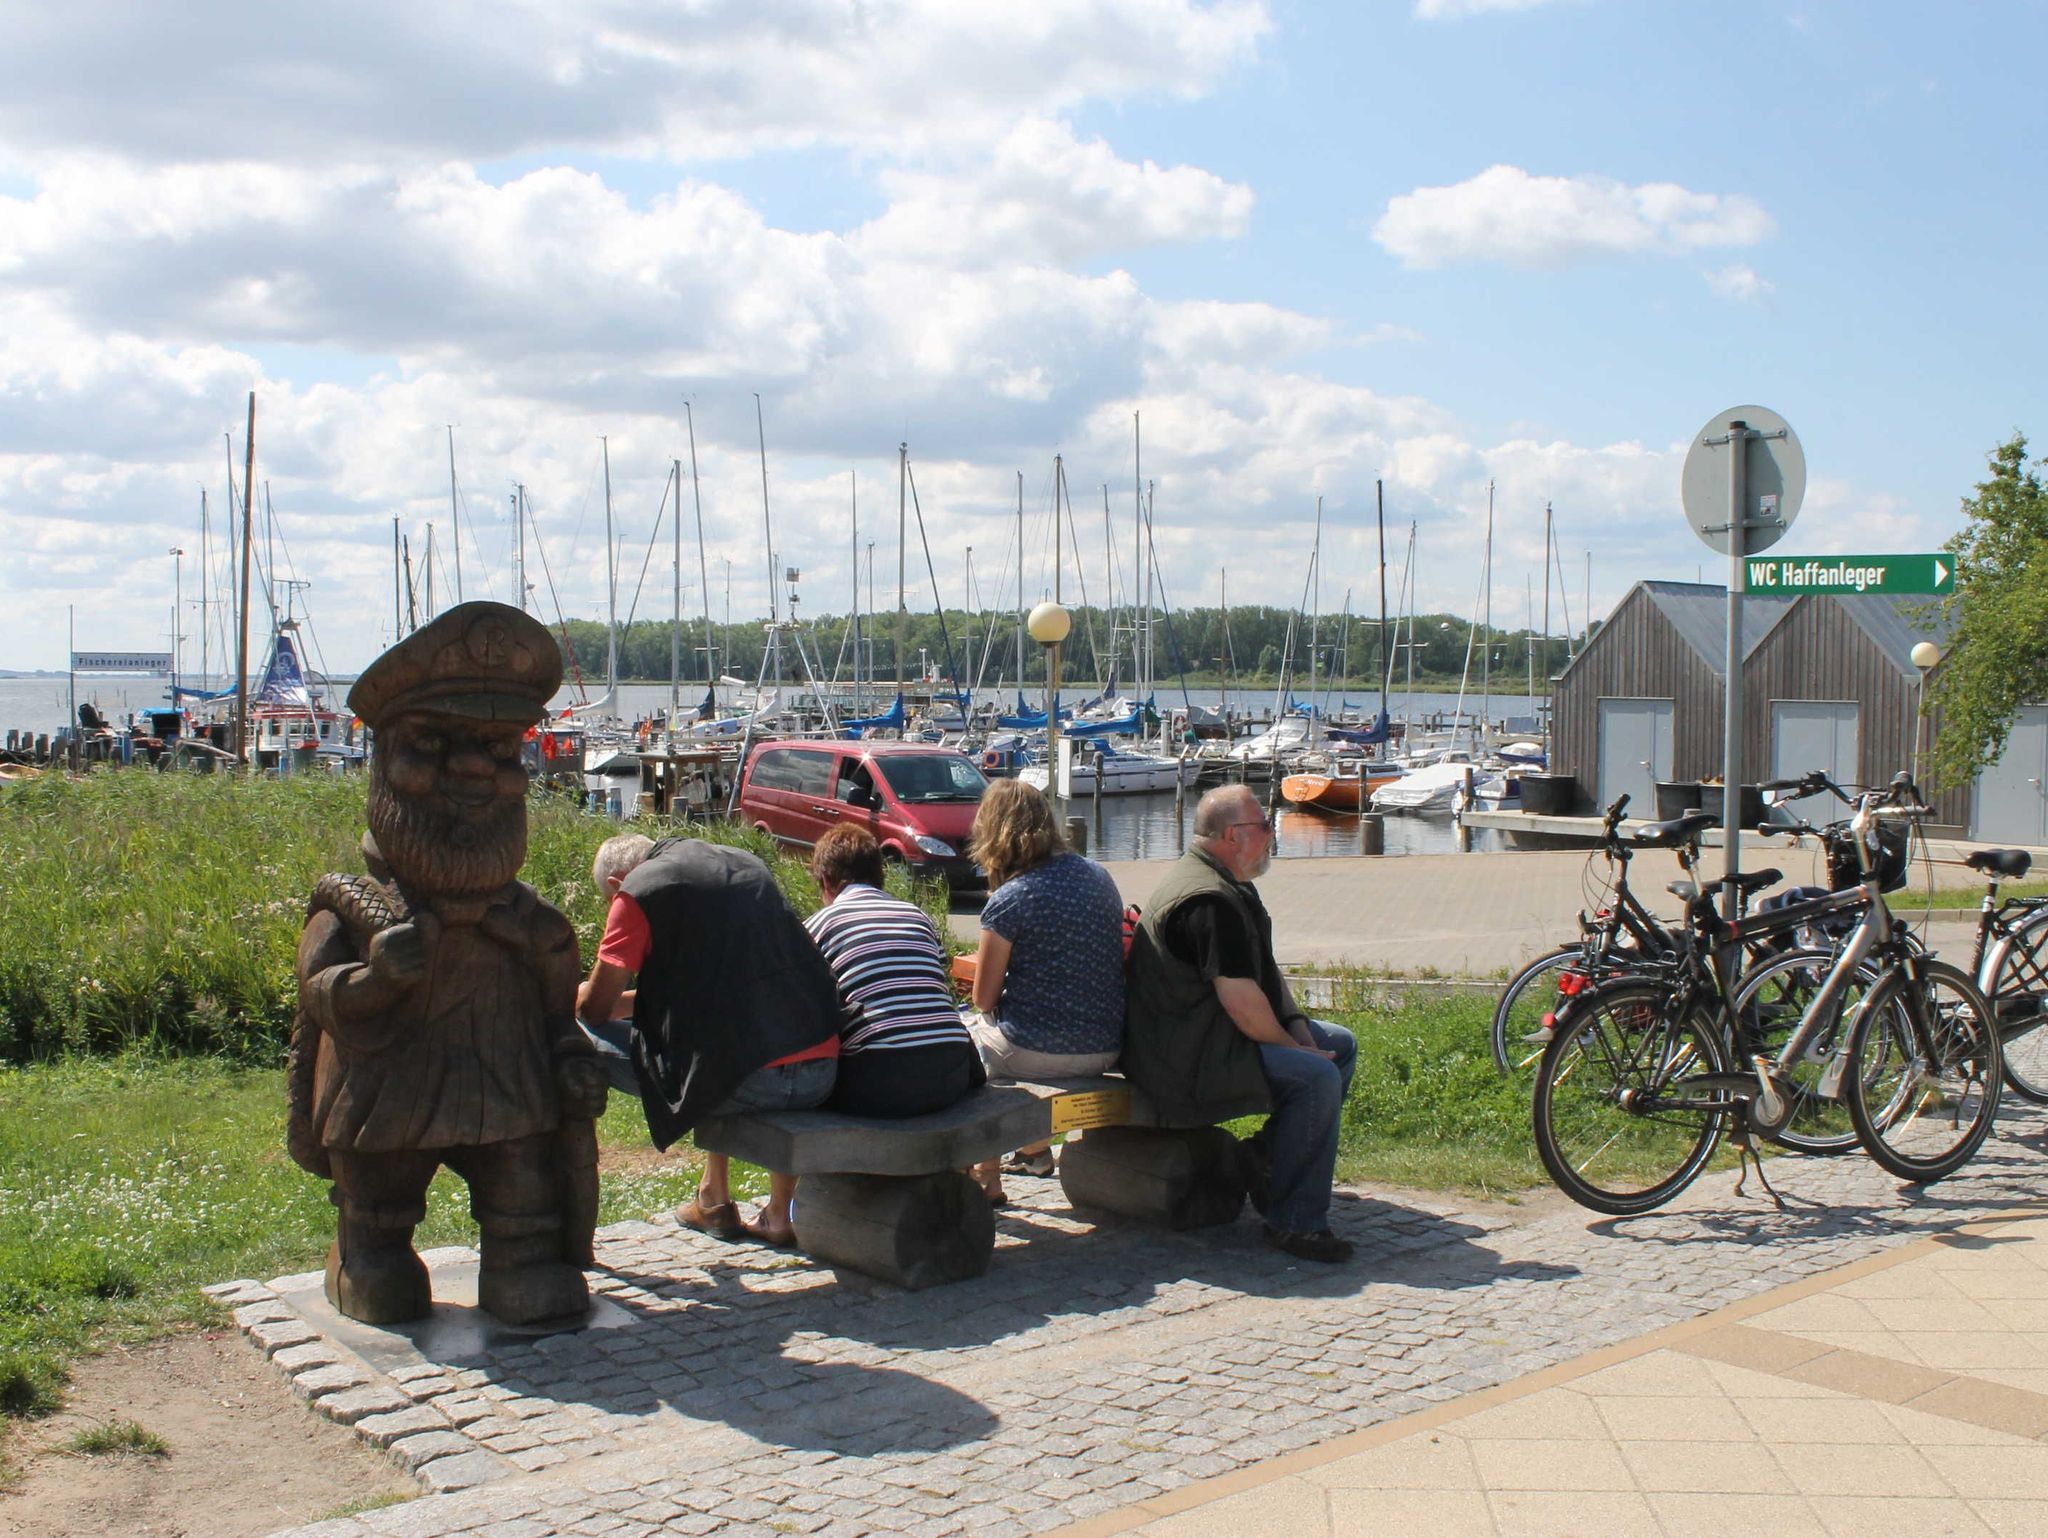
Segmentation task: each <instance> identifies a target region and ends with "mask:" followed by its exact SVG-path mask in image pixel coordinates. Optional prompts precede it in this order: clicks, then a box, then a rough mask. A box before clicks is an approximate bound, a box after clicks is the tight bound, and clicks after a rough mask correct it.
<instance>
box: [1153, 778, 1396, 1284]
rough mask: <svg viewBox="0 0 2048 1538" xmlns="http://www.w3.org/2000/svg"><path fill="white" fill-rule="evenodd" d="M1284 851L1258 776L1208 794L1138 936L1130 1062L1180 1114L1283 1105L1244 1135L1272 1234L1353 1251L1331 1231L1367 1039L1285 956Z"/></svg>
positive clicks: (1310, 1248)
mask: <svg viewBox="0 0 2048 1538" xmlns="http://www.w3.org/2000/svg"><path fill="white" fill-rule="evenodd" d="M1272 863H1273V823H1272V819H1270V818H1269V817H1268V816H1267V815H1266V813H1265V811H1264V809H1263V808H1261V807H1260V805H1259V803H1258V799H1257V798H1256V797H1255V796H1253V795H1252V793H1251V792H1250V791H1249V790H1247V789H1246V788H1245V787H1244V786H1242V785H1225V786H1222V787H1220V788H1218V789H1216V790H1212V791H1210V792H1209V793H1208V794H1207V795H1205V796H1204V797H1202V799H1201V801H1200V803H1199V804H1198V805H1197V806H1196V807H1195V836H1194V840H1193V842H1192V844H1191V845H1190V847H1189V849H1188V852H1187V853H1186V854H1185V855H1183V856H1182V857H1181V858H1180V860H1179V861H1177V862H1176V863H1175V865H1174V867H1173V869H1172V870H1170V871H1168V872H1167V874H1166V876H1165V878H1164V879H1163V880H1162V881H1161V882H1160V884H1159V885H1158V887H1156V888H1155V889H1154V890H1153V892H1152V896H1151V898H1150V903H1151V906H1150V909H1149V910H1148V911H1147V913H1146V914H1145V917H1144V919H1143V921H1142V922H1141V923H1140V924H1139V926H1138V933H1137V937H1136V939H1135V940H1134V941H1133V943H1132V946H1131V964H1130V975H1129V979H1128V982H1127V985H1126V989H1125V1010H1126V1015H1125V1026H1124V1053H1123V1071H1124V1074H1125V1076H1126V1077H1128V1078H1129V1079H1130V1080H1131V1082H1132V1083H1134V1084H1136V1085H1137V1086H1138V1087H1139V1088H1141V1089H1143V1090H1144V1091H1145V1093H1146V1095H1147V1096H1149V1097H1150V1098H1151V1099H1152V1100H1153V1101H1154V1102H1155V1103H1156V1104H1157V1106H1158V1107H1159V1111H1160V1115H1161V1118H1162V1120H1163V1122H1164V1123H1165V1124H1166V1125H1167V1126H1175V1127H1198V1126H1209V1125H1212V1124H1213V1123H1215V1122H1216V1121H1218V1120H1220V1119H1222V1116H1223V1115H1224V1114H1227V1113H1225V1112H1223V1110H1222V1108H1223V1107H1225V1106H1229V1105H1231V1104H1232V1103H1234V1102H1241V1101H1243V1100H1246V1099H1253V1100H1258V1099H1263V1100H1264V1101H1265V1103H1266V1104H1267V1105H1269V1106H1270V1107H1271V1111H1272V1114H1271V1115H1270V1116H1269V1117H1268V1118H1267V1121H1266V1125H1265V1126H1264V1127H1263V1128H1262V1129H1260V1131H1259V1132H1258V1133H1257V1134H1255V1135H1254V1136H1253V1137H1252V1138H1250V1139H1249V1140H1247V1141H1246V1143H1245V1145H1244V1148H1245V1162H1246V1175H1247V1184H1248V1185H1249V1186H1250V1187H1251V1194H1252V1203H1253V1205H1254V1206H1256V1207H1257V1208H1258V1209H1259V1211H1260V1213H1261V1214H1262V1215H1263V1216H1264V1217H1265V1220H1266V1229H1265V1232H1266V1241H1267V1243H1269V1244H1271V1245H1273V1246H1274V1247H1275V1248H1276V1249H1281V1250H1285V1251H1286V1252H1287V1253H1288V1254H1290V1255H1296V1256H1299V1257H1301V1258H1302V1259H1304V1260H1319V1261H1341V1260H1345V1259H1348V1258H1349V1257H1350V1255H1351V1245H1350V1243H1349V1242H1348V1241H1346V1240H1343V1239H1340V1238H1338V1237H1337V1236H1336V1235H1335V1234H1333V1233H1331V1232H1330V1187H1331V1183H1332V1181H1333V1180H1334V1179H1335V1175H1336V1166H1337V1130H1338V1123H1339V1119H1340V1117H1341V1116H1342V1114H1343V1109H1344V1097H1345V1095H1346V1094H1347V1093H1348V1092H1349V1091H1350V1088H1351V1071H1352V1068H1353V1066H1354V1064H1355V1062H1356V1060H1357V1056H1358V1043H1357V1042H1356V1041H1355V1040H1354V1039H1353V1038H1352V1035H1351V1033H1350V1032H1349V1031H1347V1030H1345V1029H1344V1028H1343V1027H1342V1026H1341V1025H1331V1024H1329V1023H1327V1022H1325V1021H1321V1020H1311V1019H1310V1018H1309V1017H1308V1014H1307V1012H1306V1011H1304V1010H1303V1009H1302V1008H1301V1007H1300V1006H1299V1005H1297V1004H1296V1003H1295V1001H1294V995H1293V993H1292V992H1290V991H1289V989H1288V987H1287V979H1286V978H1285V977H1283V976H1282V975H1281V972H1280V968H1279V965H1278V964H1277V963H1276V962H1275V961H1274V959H1273V921H1272V918H1271V917H1270V916H1269V915H1268V914H1267V912H1266V906H1265V904H1264V903H1263V902H1261V901H1260V900H1259V894H1258V890H1257V888H1255V887H1254V886H1253V885H1252V883H1253V882H1254V881H1256V880H1257V879H1258V878H1259V877H1260V876H1263V875H1264V874H1265V873H1266V871H1267V870H1268V869H1269V868H1270V867H1271V866H1272Z"/></svg>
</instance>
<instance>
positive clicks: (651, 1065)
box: [576, 833, 841, 1245]
mask: <svg viewBox="0 0 2048 1538" xmlns="http://www.w3.org/2000/svg"><path fill="white" fill-rule="evenodd" d="M591 876H592V878H593V879H594V880H595V881H596V882H597V885H598V889H599V890H600V891H602V892H604V893H605V895H606V896H607V897H609V898H610V900H611V908H610V910H609V911H608V912H607V914H606V916H605V932H604V940H603V941H602V943H601V944H600V945H599V946H598V951H597V959H596V960H595V961H594V962H592V963H591V968H590V975H589V977H587V978H586V979H584V982H583V985H582V987H581V988H580V989H579V990H578V991H577V994H576V1017H577V1020H578V1022H579V1023H580V1024H582V1026H583V1029H584V1031H585V1032H586V1033H587V1034H588V1035H589V1036H590V1037H591V1038H592V1039H593V1040H594V1041H596V1042H597V1043H598V1044H599V1049H600V1051H603V1052H605V1053H606V1055H607V1056H608V1057H609V1058H610V1060H611V1063H612V1064H613V1072H614V1074H615V1075H620V1077H615V1080H614V1082H625V1083H630V1084H632V1085H633V1086H634V1087H635V1088H636V1089H637V1090H638V1092H639V1095H640V1104H641V1106H642V1108H643V1109H644V1110H645V1112H646V1114H647V1131H648V1135H649V1136H650V1137H652V1138H653V1140H654V1146H655V1147H657V1148H667V1147H668V1146H669V1145H670V1144H671V1143H673V1142H675V1141H676V1140H677V1139H678V1138H680V1137H682V1136H683V1135H684V1134H685V1133H687V1132H688V1131H689V1130H690V1129H691V1128H692V1127H694V1126H695V1125H696V1124H697V1123H698V1122H700V1121H702V1120H703V1119H704V1118H705V1117H707V1116H734V1115H743V1114H745V1113H747V1112H749V1111H794V1110H803V1109H805V1108H807V1107H810V1106H815V1105H819V1104H822V1103H823V1102H824V1100H825V1098H826V1096H828V1095H829V1094H831V1092H832V1085H833V1082H834V1080H835V1078H836V1075H837V1070H838V1067H839V1026H840V1020H841V1011H840V1004H839V993H838V987H837V985H836V984H835V983H834V981H833V977H832V969H831V968H830V967H829V966H827V965H826V964H825V958H824V957H822V956H821V955H819V954H818V948H817V947H816V946H815V945H813V944H812V943H811V937H810V935H809V933H808V932H806V931H805V929H804V926H803V924H802V923H801V922H800V921H799V920H798V919H797V916H796V915H795V914H794V913H792V912H791V911H790V908H789V904H788V903H786V902H785V901H784V900H783V897H782V892H781V889H780V888H778V887H777V886H776V884H775V876H774V873H773V872H772V871H770V870H769V869H768V867H767V866H766V865H764V864H762V863H761V861H760V860H759V859H758V858H757V857H756V856H754V855H753V854H750V853H749V852H748V851H746V850H744V849H737V848H733V847H731V846H729V845H724V844H713V843H709V842H706V841H705V840H703V839H694V838H671V839H663V840H662V841H661V842H660V843H658V844H657V843H652V842H650V841H649V840H648V839H647V838H645V837H644V836H641V835H639V834H632V833H623V834H620V835H619V836H618V837H616V838H612V839H608V840H607V841H606V842H605V844H604V845H603V847H602V848H600V849H599V850H598V852H597V858H596V859H595V860H594V861H593V862H592V865H591ZM629 984H632V985H634V986H633V987H632V988H631V990H630V991H629V990H628V985H629ZM622 1010H626V1011H630V1018H629V1019H619V1018H617V1017H618V1016H619V1015H620V1013H621V1011H622ZM625 1059H630V1062H627V1061H625ZM622 1070H623V1074H622V1072H621V1071H622ZM795 1189H796V1180H795V1177H794V1176H790V1175H785V1174H781V1173H779V1172H775V1171H771V1172H770V1182H769V1193H768V1201H767V1202H766V1204H765V1205H764V1206H763V1207H762V1209H761V1211H760V1213H759V1214H757V1215H756V1217H755V1219H754V1221H752V1222H751V1223H750V1222H746V1221H744V1220H742V1218H741V1217H740V1214H739V1209H738V1207H737V1206H736V1205H735V1203H734V1202H733V1199H732V1188H731V1185H730V1180H729V1161H728V1160H727V1159H726V1157H725V1156H724V1155H723V1154H706V1155H705V1156H704V1174H703V1178H702V1179H701V1180H700V1181H699V1183H698V1186H697V1194H696V1196H695V1197H693V1198H692V1199H691V1200H690V1201H688V1202H685V1203H684V1204H683V1205H682V1206H681V1207H678V1208H677V1209H676V1221H677V1222H679V1223H681V1224H683V1225H684V1226H685V1227H687V1228H694V1229H696V1230H698V1231H699V1232H700V1233H707V1234H711V1235H713V1236H715V1237H717V1238H721V1239H739V1238H743V1237H750V1238H753V1239H755V1240H757V1241H758V1242H761V1243H764V1244H774V1245H788V1244H790V1243H791V1242H792V1235H791V1229H790V1217H789V1201H790V1195H791V1193H792V1192H794V1191H795Z"/></svg>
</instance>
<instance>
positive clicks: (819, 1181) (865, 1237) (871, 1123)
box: [695, 1075, 1264, 1288]
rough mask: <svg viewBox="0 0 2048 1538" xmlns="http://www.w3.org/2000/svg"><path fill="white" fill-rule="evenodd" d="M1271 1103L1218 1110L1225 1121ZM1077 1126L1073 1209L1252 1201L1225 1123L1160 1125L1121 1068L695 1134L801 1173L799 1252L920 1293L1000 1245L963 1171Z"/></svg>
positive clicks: (1209, 1214) (1218, 1211)
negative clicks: (880, 1110) (912, 1107)
mask: <svg viewBox="0 0 2048 1538" xmlns="http://www.w3.org/2000/svg"><path fill="white" fill-rule="evenodd" d="M1263 1109H1264V1107H1262V1106H1259V1105H1257V1104H1252V1103H1247V1104H1244V1105H1242V1106H1223V1107H1219V1111H1220V1112H1221V1115H1222V1117H1223V1118H1225V1119H1227V1118H1229V1117H1233V1116H1241V1115H1253V1114H1256V1113H1258V1112H1259V1111H1261V1110H1263ZM1082 1131H1085V1132H1086V1133H1087V1136H1085V1137H1083V1138H1080V1139H1079V1140H1078V1141H1069V1142H1068V1143H1067V1145H1066V1146H1065V1148H1063V1149H1062V1150H1061V1155H1060V1161H1059V1175H1060V1185H1061V1187H1062V1188H1063V1189H1064V1190H1065V1192H1066V1196H1067V1200H1068V1201H1069V1202H1071V1203H1072V1204H1073V1205H1074V1206H1076V1207H1089V1208H1095V1209H1098V1210H1102V1211H1107V1212H1112V1213H1116V1214H1118V1215H1119V1216H1123V1217H1132V1218H1138V1219H1142V1220H1145V1221H1148V1222H1154V1223H1160V1224H1163V1225H1165V1226H1167V1227H1169V1228H1202V1227H1206V1226H1208V1225H1210V1224H1212V1223H1228V1222H1230V1221H1231V1220H1232V1219H1234V1218H1235V1217H1236V1216H1237V1215H1238V1212H1239V1211H1240V1210H1241V1209H1242V1207H1243V1206H1244V1177H1243V1173H1242V1171H1241V1169H1240V1166H1239V1163H1238V1153H1237V1140H1236V1139H1235V1138H1233V1137H1232V1136H1231V1135H1230V1134H1229V1133H1228V1132H1225V1131H1224V1130H1223V1129H1222V1128H1221V1127H1178V1128H1169V1127H1163V1126H1162V1125H1161V1124H1160V1119H1159V1115H1158V1112H1157V1111H1156V1110H1155V1109H1154V1108H1153V1106H1152V1104H1151V1102H1150V1101H1148V1100H1147V1099H1146V1098H1145V1096H1144V1094H1143V1093H1142V1092H1140V1091H1139V1090H1137V1089H1136V1088H1134V1087H1133V1086H1132V1085H1131V1084H1129V1083H1128V1082H1127V1081H1126V1080H1124V1079H1122V1078H1120V1077H1117V1076H1115V1075H1106V1076H1103V1077H1101V1078H1092V1079H1066V1080H1055V1081H1051V1082H1047V1083H1013V1082H1010V1081H1007V1080H1005V1081H998V1082H995V1083H991V1084H987V1085H984V1086H983V1087H982V1088H980V1089H978V1090H976V1091H975V1092H974V1093H973V1094H972V1095H969V1096H968V1097H967V1098H966V1099H964V1100H962V1101H960V1102H959V1103H958V1104H957V1105H952V1106H948V1107H947V1108H946V1109H945V1110H943V1111H938V1112H935V1113H933V1114H932V1115H930V1116H910V1117H903V1118H901V1119H897V1120H882V1119H877V1118H867V1117H859V1116H847V1115H843V1114H841V1113H839V1112H836V1111H775V1112H763V1113H756V1114H753V1115H748V1116H715V1117H711V1118H708V1119H707V1120H705V1121H703V1122H700V1123H699V1124H698V1126H697V1128H696V1132H695V1137H696V1142H697V1146H698V1147H699V1148H702V1149H704V1150H706V1151H707V1152H710V1153H722V1154H729V1155H731V1156H732V1157H733V1158H735V1159H744V1160H746V1161H747V1162H748V1163H750V1164H758V1165H760V1166H762V1167H763V1168H764V1169H771V1170H781V1171H783V1172H784V1173H786V1174H791V1175H800V1176H802V1177H804V1180H803V1186H802V1188H801V1189H800V1190H799V1191H798V1193H797V1201H796V1210H795V1213H794V1215H793V1219H792V1221H793V1224H794V1226H795V1228H796V1237H797V1243H798V1244H799V1245H800V1246H801V1247H802V1248H803V1250H804V1251H805V1253H807V1254H809V1255H811V1256H812V1257H814V1258H815V1259H818V1260H821V1261H824V1262H825V1263H827V1264H828V1265H836V1266H846V1267H848V1268H850V1269H852V1270H855V1271H863V1272H866V1273H867V1274H868V1275H870V1276H878V1277H881V1278H882V1279H884V1280H885V1281H890V1282H894V1283H895V1284H896V1285H898V1286H900V1287H907V1288H919V1287H929V1286H932V1285H933V1284H934V1283H938V1282H955V1281H963V1280H965V1279H967V1278H969V1277H975V1276H979V1275H981V1274H982V1273H983V1272H984V1271H986V1270H987V1269H988V1265H989V1259H990V1257H991V1256H992V1255H993V1254H994V1253H995V1215H994V1213H993V1212H991V1210H990V1209H989V1205H988V1200H987V1198H986V1197H984V1196H983V1195H982V1194H981V1189H980V1187H979V1186H977V1185H976V1184H975V1183H974V1181H973V1180H972V1179H970V1178H969V1177H967V1176H966V1175H963V1174H961V1173H960V1172H961V1171H962V1170H964V1169H966V1168H967V1167H968V1166H970V1165H974V1164H978V1163H980V1162H981V1161H982V1160H984V1159H990V1158H996V1157H999V1156H1000V1155H1002V1154H1004V1153H1006V1152H1008V1151H1009V1150H1011V1149H1014V1148H1021V1147H1024V1146H1026V1145H1028V1144H1031V1143H1039V1142H1044V1141H1045V1140H1046V1139H1048V1138H1051V1137H1054V1136H1056V1135H1058V1134H1060V1133H1063V1132H1066V1133H1072V1132H1082Z"/></svg>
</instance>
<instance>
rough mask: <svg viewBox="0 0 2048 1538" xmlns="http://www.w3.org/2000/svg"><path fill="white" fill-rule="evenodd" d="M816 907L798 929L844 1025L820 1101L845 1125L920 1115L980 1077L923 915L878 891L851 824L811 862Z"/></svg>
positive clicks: (870, 847) (934, 934) (863, 838)
mask: <svg viewBox="0 0 2048 1538" xmlns="http://www.w3.org/2000/svg"><path fill="white" fill-rule="evenodd" d="M811 874H812V875H813V876H814V877H816V878H817V882H818V891H819V893H820V894H821V895H822V896H823V897H824V899H825V906H824V907H822V908H820V909H819V910H818V911H817V912H816V913H814V914H812V915H811V916H810V918H809V919H807V920H806V921H805V923H804V927H805V928H806V929H808V930H809V931H810V934H811V939H812V940H813V941H814V942H815V943H816V945H817V947H818V950H819V952H820V954H822V955H823V956H824V958H825V961H826V964H827V965H828V966H830V967H831V969H832V977H833V980H834V982H835V983H836V984H837V986H838V989H839V998H840V1001H841V1003H842V1005H843V1006H844V1008H845V1014H846V1024H845V1027H844V1030H843V1032H842V1034H841V1036H840V1040H839V1081H838V1083H837V1085H836V1086H835V1087H834V1089H833V1091H832V1098H831V1100H830V1101H829V1102H828V1104H829V1105H830V1106H831V1108H832V1109H833V1110H835V1111H844V1112H846V1113H847V1114H848V1115H850V1116H923V1115H926V1114H928V1113H929V1112H932V1111H942V1110H944V1109H945V1108H946V1107H947V1106H949V1105H951V1104H953V1103H954V1102H955V1101H956V1100H960V1099H963V1098H965V1097H966V1096H967V1095H969V1094H971V1093H972V1092H973V1091H974V1090H976V1089H978V1088H979V1087H980V1086H981V1085H982V1083H983V1082H985V1078H986V1076H985V1075H984V1074H983V1072H982V1067H981V1058H980V1057H979V1055H978V1054H977V1053H976V1052H975V1050H974V1043H973V1042H972V1041H971V1040H969V1038H968V1035H967V1028H966V1026H965V1025H964V1024H962V1023H961V1020H960V1015H959V1012H958V1011H957V1010H956V1009H955V1008H954V1007H953V991H952V989H951V987H950V986H948V984H947V981H946V953H945V949H944V947H942V946H941V945H940V943H939V931H938V929H937V927H936V926H935V925H934V924H933V923H932V921H931V916H930V915H929V914H927V913H926V912H925V911H924V910H923V909H922V908H920V907H917V906H916V905H915V904H913V903H907V902H905V901H903V899H902V898H900V897H891V896H890V895H889V894H888V893H887V892H885V891H883V890H882V848H881V845H879V844H878V843H876V842H875V836H874V834H872V833H870V832H869V831H868V830H867V829H866V828H863V827H861V826H859V825H858V824H855V823H841V824H839V825H838V826H837V827H834V828H828V829H827V830H826V831H825V835H824V836H823V837H822V838H820V839H819V840H818V843H817V847H816V848H815V849H814V850H813V851H812V855H811Z"/></svg>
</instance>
